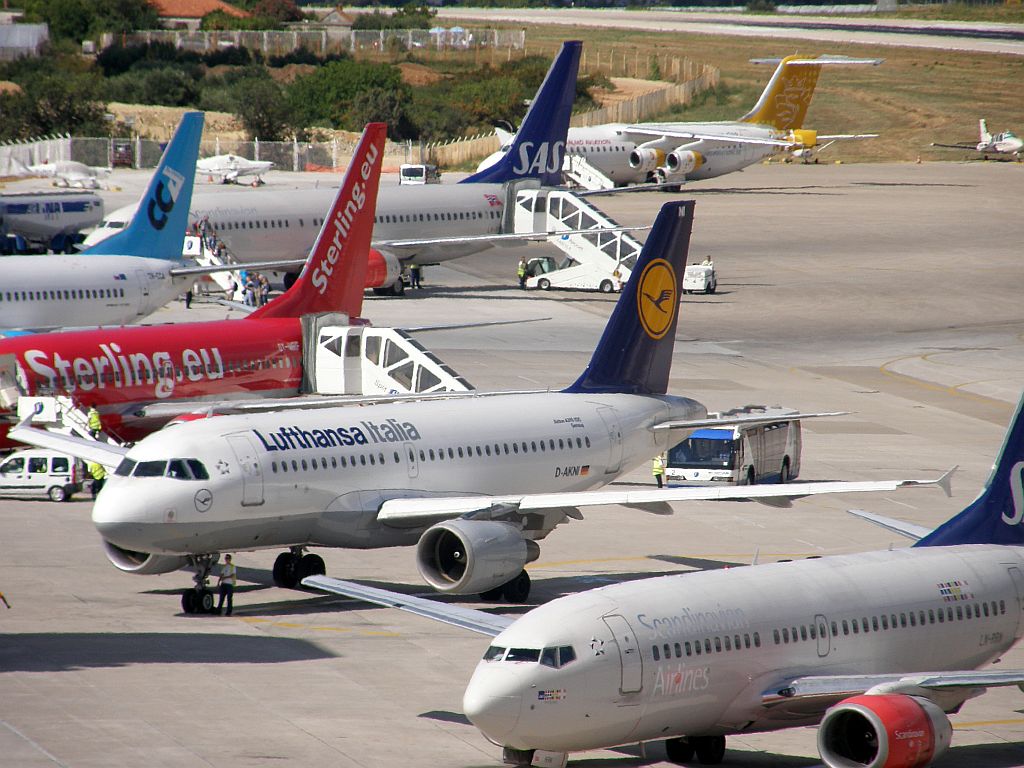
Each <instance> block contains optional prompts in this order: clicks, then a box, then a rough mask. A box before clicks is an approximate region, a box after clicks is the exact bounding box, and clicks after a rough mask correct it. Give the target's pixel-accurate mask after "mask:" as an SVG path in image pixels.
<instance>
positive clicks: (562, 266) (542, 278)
mask: <svg viewBox="0 0 1024 768" xmlns="http://www.w3.org/2000/svg"><path fill="white" fill-rule="evenodd" d="M629 275H630V272H629V268H628V267H626V266H624V265H620V266H619V268H618V269H617V270H616V271H615V272H612V273H611V274H608V273H607V272H605V271H603V270H602V269H600V268H599V267H595V266H594V265H592V264H581V263H580V262H578V261H576V259H574V258H572V256H566V257H565V258H564V259H563V260H562V261H561V262H557V261H555V259H554V258H552V257H551V256H535V257H534V258H532V259H530V260H529V261H528V262H527V265H526V287H527V288H540V289H541V290H542V291H549V290H551V289H552V288H576V289H579V290H584V291H600V292H601V293H612V292H618V291H621V290H622V286H623V284H624V283H625V281H626V280H629Z"/></svg>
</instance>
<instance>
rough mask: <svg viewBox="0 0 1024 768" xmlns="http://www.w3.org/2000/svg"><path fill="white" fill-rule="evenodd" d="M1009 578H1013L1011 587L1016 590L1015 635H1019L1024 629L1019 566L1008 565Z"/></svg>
mask: <svg viewBox="0 0 1024 768" xmlns="http://www.w3.org/2000/svg"><path fill="white" fill-rule="evenodd" d="M1008 570H1009V571H1010V578H1011V579H1013V588H1014V590H1015V591H1016V592H1017V632H1016V634H1015V637H1020V636H1021V633H1022V631H1024V574H1022V573H1021V571H1020V568H1017V567H1016V566H1010V568H1008Z"/></svg>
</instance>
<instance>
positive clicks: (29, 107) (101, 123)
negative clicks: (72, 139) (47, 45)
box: [0, 73, 108, 139]
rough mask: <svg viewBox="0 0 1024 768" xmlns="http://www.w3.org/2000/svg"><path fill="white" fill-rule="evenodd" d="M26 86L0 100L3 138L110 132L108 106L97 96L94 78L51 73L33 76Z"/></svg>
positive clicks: (102, 133) (1, 135)
mask: <svg viewBox="0 0 1024 768" xmlns="http://www.w3.org/2000/svg"><path fill="white" fill-rule="evenodd" d="M23 89H24V90H23V92H22V93H21V94H8V95H5V96H4V97H3V98H2V99H0V137H2V138H4V139H28V138H32V137H35V136H43V135H50V134H61V133H75V134H77V135H79V136H88V135H92V136H103V135H106V134H107V132H108V126H107V124H106V121H105V119H104V116H105V114H106V105H105V104H103V102H102V101H100V100H99V99H98V98H97V90H98V89H97V85H96V82H95V79H94V78H91V77H89V76H87V75H82V74H74V73H72V74H68V73H62V74H60V75H56V74H50V75H45V76H42V77H39V78H36V79H34V80H33V81H32V82H31V83H27V84H26V85H24V86H23Z"/></svg>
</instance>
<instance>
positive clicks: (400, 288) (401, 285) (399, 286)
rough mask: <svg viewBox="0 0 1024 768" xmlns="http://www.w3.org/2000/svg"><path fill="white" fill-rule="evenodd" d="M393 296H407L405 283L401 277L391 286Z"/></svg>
mask: <svg viewBox="0 0 1024 768" xmlns="http://www.w3.org/2000/svg"><path fill="white" fill-rule="evenodd" d="M391 295H392V296H404V295H405V281H404V280H402V277H401V276H399V277H398V279H397V280H395V282H394V283H392V285H391Z"/></svg>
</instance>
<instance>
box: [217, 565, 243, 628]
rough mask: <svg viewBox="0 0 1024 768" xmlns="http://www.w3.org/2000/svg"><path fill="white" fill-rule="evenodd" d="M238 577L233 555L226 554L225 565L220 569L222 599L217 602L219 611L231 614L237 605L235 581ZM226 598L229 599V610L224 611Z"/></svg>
mask: <svg viewBox="0 0 1024 768" xmlns="http://www.w3.org/2000/svg"><path fill="white" fill-rule="evenodd" d="M237 578H238V571H237V569H236V568H235V564H234V563H232V562H231V555H224V565H223V566H221V569H220V579H219V581H218V584H219V585H220V600H219V601H218V602H217V613H223V614H224V615H225V616H230V615H231V611H232V610H234V607H235V581H236V580H237ZM224 598H227V601H228V610H227V612H224V611H223V610H222V609H223V608H224Z"/></svg>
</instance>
